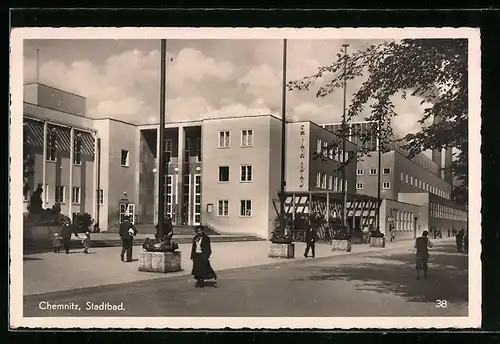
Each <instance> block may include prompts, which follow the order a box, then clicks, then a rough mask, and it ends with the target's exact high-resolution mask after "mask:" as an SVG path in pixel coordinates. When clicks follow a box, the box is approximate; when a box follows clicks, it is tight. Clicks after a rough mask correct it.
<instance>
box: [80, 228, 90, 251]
mask: <svg viewBox="0 0 500 344" xmlns="http://www.w3.org/2000/svg"><path fill="white" fill-rule="evenodd" d="M82 243H83V253H85V254H88V253H89V248H90V232H88V231H87V232H85V238H83V240H82Z"/></svg>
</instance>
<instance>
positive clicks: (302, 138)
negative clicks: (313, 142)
mask: <svg viewBox="0 0 500 344" xmlns="http://www.w3.org/2000/svg"><path fill="white" fill-rule="evenodd" d="M305 136H306V131H305V129H304V124H301V125H300V157H299V158H300V170H299V172H300V177H299V180H300V184H299V186H300V188H303V187H304V184H305V180H306V179H305V177H304V172H305V165H306V164H305V159H306V138H305Z"/></svg>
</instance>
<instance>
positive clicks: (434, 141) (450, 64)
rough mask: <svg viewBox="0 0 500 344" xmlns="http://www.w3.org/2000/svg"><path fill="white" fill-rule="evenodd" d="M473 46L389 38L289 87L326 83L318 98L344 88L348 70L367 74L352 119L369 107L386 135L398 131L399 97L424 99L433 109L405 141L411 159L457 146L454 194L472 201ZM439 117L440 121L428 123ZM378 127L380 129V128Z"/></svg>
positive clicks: (350, 113) (464, 42)
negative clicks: (470, 89) (470, 56)
mask: <svg viewBox="0 0 500 344" xmlns="http://www.w3.org/2000/svg"><path fill="white" fill-rule="evenodd" d="M467 48H468V44H467V40H466V39H405V40H402V41H400V42H392V41H391V42H384V43H381V44H379V45H372V46H370V47H369V48H367V49H365V50H360V51H356V52H352V53H350V54H347V55H346V56H344V55H343V54H340V53H339V54H337V59H336V60H335V61H334V62H333V63H332V64H330V65H328V66H324V67H320V68H318V71H317V73H315V74H314V75H311V76H306V77H304V78H303V79H301V80H295V81H291V82H289V83H288V89H289V90H309V89H310V88H311V87H312V86H313V85H314V84H316V82H317V81H321V84H320V85H319V87H318V90H317V92H316V96H317V97H319V98H322V97H326V96H327V95H329V94H331V93H332V92H334V91H335V90H336V89H338V88H342V87H343V82H344V73H345V77H346V79H347V80H353V79H355V78H358V77H361V76H366V77H367V79H366V80H365V81H364V82H363V83H362V84H361V86H360V88H359V89H358V90H357V91H356V92H355V93H354V96H353V98H352V100H351V102H350V105H349V109H348V112H347V114H346V121H347V122H349V121H350V120H351V119H353V118H354V117H356V116H358V115H361V114H364V113H365V109H366V107H368V108H369V110H370V112H369V115H367V116H366V117H365V120H366V121H373V122H374V123H381V124H382V126H383V128H382V129H381V136H382V137H392V134H393V132H392V125H391V122H392V119H393V118H394V116H397V115H398V114H397V113H396V112H395V109H394V103H393V99H394V97H395V96H400V97H401V98H403V99H406V98H407V96H408V95H410V96H412V97H420V98H421V99H422V102H421V104H422V105H423V104H426V105H428V107H427V108H426V109H425V110H424V111H423V113H422V117H421V118H420V120H419V123H420V124H421V125H422V128H421V130H420V131H419V132H417V133H415V134H407V135H406V136H405V137H404V138H403V139H402V140H403V141H404V142H405V144H404V148H406V150H407V151H408V158H413V157H414V156H415V155H416V154H419V153H420V152H422V151H426V150H434V149H443V148H448V147H452V148H454V149H456V150H457V152H458V153H455V154H454V155H455V159H454V161H453V163H452V166H451V172H452V174H453V176H454V177H455V179H456V180H457V181H458V182H459V183H458V185H457V187H456V188H455V189H454V190H453V193H452V194H453V195H454V196H455V197H456V198H455V199H456V201H460V202H462V203H463V204H467V194H468V185H467V177H468V147H467V141H468V137H467V128H468V106H467V100H468V84H467V77H468V73H467V72H468V63H467V62H468V54H467ZM344 65H345V66H346V67H345V68H344ZM325 78H328V80H326V81H325ZM433 118H438V119H439V121H433V124H431V125H426V122H427V121H428V120H429V119H433ZM372 130H373V132H376V130H377V129H376V126H373V128H372ZM361 153H362V154H366V152H361Z"/></svg>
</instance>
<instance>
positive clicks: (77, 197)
mask: <svg viewBox="0 0 500 344" xmlns="http://www.w3.org/2000/svg"><path fill="white" fill-rule="evenodd" d="M80 191H81V189H80V188H79V187H76V186H74V187H73V191H72V192H71V202H73V204H80V202H81V193H80Z"/></svg>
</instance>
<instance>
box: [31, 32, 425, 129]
mask: <svg viewBox="0 0 500 344" xmlns="http://www.w3.org/2000/svg"><path fill="white" fill-rule="evenodd" d="M343 43H344V41H340V40H336V41H331V40H330V41H327V40H310V41H296V40H290V41H289V43H288V54H287V56H288V60H287V80H294V79H300V78H302V77H304V76H307V75H310V74H312V73H315V72H316V70H317V68H318V67H320V66H324V65H328V64H330V63H331V62H332V61H334V60H335V59H336V54H337V53H338V52H340V50H341V47H342V44H343ZM348 43H349V44H350V48H349V49H351V51H352V50H358V49H364V48H365V47H367V46H368V45H369V44H372V43H377V42H369V41H350V42H348ZM37 44H38V45H40V46H41V51H46V52H45V53H43V54H42V55H44V56H47V55H49V52H47V51H50V53H51V54H52V55H51V57H50V58H46V60H45V61H43V63H41V65H40V81H41V82H42V83H47V84H49V85H51V86H54V87H58V88H61V89H64V90H67V91H70V92H75V93H77V94H80V95H83V96H85V97H87V109H88V115H89V116H91V117H113V118H117V119H120V120H124V121H130V122H132V123H136V124H144V123H157V122H158V116H159V99H160V92H159V83H160V53H159V50H158V49H157V48H156V47H155V46H154V45H151V46H149V48H145V45H144V44H145V43H144V44H143V43H137V42H133V43H128V41H106V42H104V43H101V44H104V45H105V46H104V48H101V49H94V50H92V49H90V48H88V45H85V44H89V43H88V42H87V43H81V42H80V43H79V42H78V41H71V40H70V41H66V42H65V43H60V42H54V41H53V42H52V43H50V44H49V43H47V47H45V48H44V46H43V42H41V43H40V42H39V43H37ZM141 44H143V45H141ZM44 49H45V50H44ZM103 51H105V52H103ZM25 52H26V49H25ZM33 55H34V54H33V52H32V54H31V55H29V54H28V55H26V56H25V58H24V80H25V82H30V81H31V82H32V81H34V79H35V78H36V63H35V59H34V56H33ZM282 58H283V45H282V41H279V40H249V41H245V42H242V41H227V40H218V41H207V40H200V41H177V42H173V43H172V44H169V51H168V53H167V67H168V72H167V99H168V102H167V120H168V121H182V120H199V119H202V118H211V117H217V116H221V117H228V116H245V115H252V114H257V113H273V114H276V115H280V114H281V102H282V100H281V97H282V62H283V61H282ZM363 80H364V79H362V78H360V79H355V80H352V81H350V82H349V85H348V94H347V96H348V101H349V100H350V98H351V97H352V94H353V93H354V92H355V91H356V90H357V89H358V87H359V85H360V84H361V83H362V82H363ZM286 96H287V116H288V118H290V119H292V120H300V119H302V120H311V121H316V122H318V123H331V122H339V121H340V119H341V114H342V101H343V99H342V96H343V94H342V90H340V89H339V90H338V91H336V92H334V93H332V94H331V95H329V96H327V97H325V98H316V96H315V91H314V90H311V91H308V92H306V91H302V92H299V91H294V92H287V95H286ZM394 102H395V104H396V111H398V112H399V113H400V116H398V117H397V118H395V120H394V123H395V126H396V130H397V131H400V132H402V133H406V132H413V131H415V130H417V129H418V124H417V120H418V119H419V118H420V116H421V114H422V112H423V109H422V107H421V106H420V105H419V102H420V100H419V99H414V100H412V99H408V100H406V101H403V100H401V99H396V98H395V99H394ZM359 119H362V118H359Z"/></svg>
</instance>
